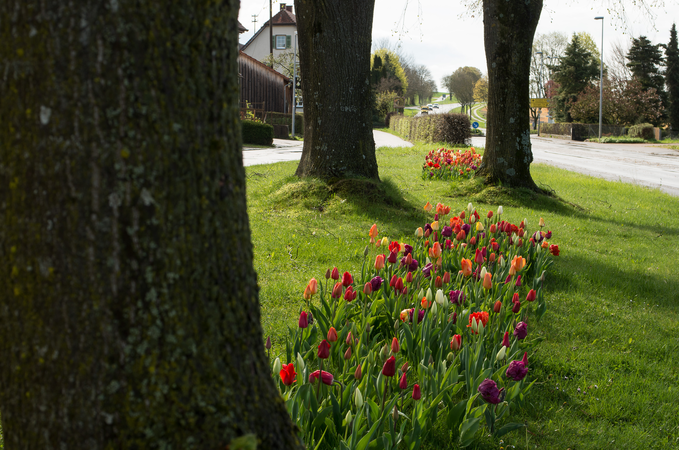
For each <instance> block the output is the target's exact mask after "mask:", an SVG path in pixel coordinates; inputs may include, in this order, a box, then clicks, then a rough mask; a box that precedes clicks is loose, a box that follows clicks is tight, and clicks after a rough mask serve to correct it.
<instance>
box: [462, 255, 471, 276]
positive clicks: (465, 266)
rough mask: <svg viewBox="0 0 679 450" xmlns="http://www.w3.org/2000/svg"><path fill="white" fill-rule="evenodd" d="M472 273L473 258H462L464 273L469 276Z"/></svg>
mask: <svg viewBox="0 0 679 450" xmlns="http://www.w3.org/2000/svg"><path fill="white" fill-rule="evenodd" d="M471 274H472V260H471V259H465V258H462V275H464V276H465V277H468V276H469V275H471Z"/></svg>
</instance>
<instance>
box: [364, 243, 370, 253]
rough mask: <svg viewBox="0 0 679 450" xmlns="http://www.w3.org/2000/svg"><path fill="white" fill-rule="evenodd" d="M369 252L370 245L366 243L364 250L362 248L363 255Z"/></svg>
mask: <svg viewBox="0 0 679 450" xmlns="http://www.w3.org/2000/svg"><path fill="white" fill-rule="evenodd" d="M368 254H370V246H368V245H366V246H365V250H363V256H368Z"/></svg>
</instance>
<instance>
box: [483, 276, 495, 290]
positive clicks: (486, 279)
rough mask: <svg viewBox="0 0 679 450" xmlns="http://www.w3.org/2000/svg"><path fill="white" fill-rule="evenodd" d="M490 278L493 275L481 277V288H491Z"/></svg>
mask: <svg viewBox="0 0 679 450" xmlns="http://www.w3.org/2000/svg"><path fill="white" fill-rule="evenodd" d="M492 278H493V275H491V274H490V273H486V276H485V277H483V287H484V288H485V289H490V288H492V287H493V280H492Z"/></svg>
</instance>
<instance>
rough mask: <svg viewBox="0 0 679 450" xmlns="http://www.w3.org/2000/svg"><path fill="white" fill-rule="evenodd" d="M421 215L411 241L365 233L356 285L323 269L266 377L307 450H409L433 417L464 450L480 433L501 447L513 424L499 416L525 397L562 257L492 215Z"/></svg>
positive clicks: (539, 235) (543, 235)
mask: <svg viewBox="0 0 679 450" xmlns="http://www.w3.org/2000/svg"><path fill="white" fill-rule="evenodd" d="M425 210H426V211H427V212H428V213H430V214H432V215H433V219H434V220H433V221H432V222H431V223H427V224H425V226H424V227H423V228H418V229H417V230H416V232H415V238H414V240H413V242H412V243H401V242H397V241H390V240H389V239H388V238H386V237H384V238H382V239H381V240H380V239H379V237H378V234H379V233H378V229H377V225H373V226H372V228H371V229H370V231H369V236H370V244H369V245H368V246H367V247H366V249H365V252H364V255H365V258H364V262H363V267H362V269H361V273H360V274H355V275H354V274H351V273H349V272H344V273H343V274H342V275H340V271H339V270H338V269H337V268H333V269H328V271H327V273H326V274H325V281H322V282H318V281H317V280H316V279H312V280H311V281H309V284H308V285H307V287H306V288H305V290H304V293H303V297H304V299H305V306H304V308H303V309H302V310H301V311H300V317H299V323H298V327H296V328H295V329H292V330H289V338H288V339H287V341H286V349H285V353H284V354H282V355H281V356H280V358H276V359H275V361H274V362H273V367H272V370H273V374H274V377H275V380H276V382H277V385H278V387H279V389H280V392H281V394H282V395H283V398H284V400H285V402H286V405H287V407H288V411H289V412H290V415H291V417H292V420H293V422H294V423H295V424H296V425H297V426H298V427H299V429H300V430H301V437H302V439H303V441H304V443H305V445H306V446H307V447H309V448H312V447H313V448H315V447H316V446H317V445H319V444H320V443H321V441H323V445H324V446H327V447H332V448H341V449H348V448H351V449H365V448H368V446H370V445H374V446H376V447H379V448H397V447H398V448H401V447H405V448H409V449H417V448H419V446H420V443H421V442H422V439H423V438H425V437H426V435H427V433H428V432H429V430H430V429H431V428H432V427H433V426H434V424H435V423H436V421H437V419H440V420H443V421H444V423H445V426H446V427H447V428H448V429H449V430H450V432H451V433H452V437H453V438H454V439H456V440H457V441H458V442H459V444H460V446H462V447H466V446H468V445H470V444H472V443H473V442H474V441H475V440H476V438H477V435H478V434H479V430H480V428H481V427H482V426H485V427H486V428H487V432H489V433H492V434H493V435H495V436H497V437H499V436H502V435H504V434H505V433H507V432H510V431H512V430H515V429H517V428H519V427H522V426H523V425H522V424H516V423H511V422H508V420H507V418H508V415H509V412H510V410H511V408H512V407H515V406H520V405H521V404H522V402H523V400H524V395H525V394H526V393H527V392H528V390H529V389H530V387H531V386H532V383H530V384H528V383H527V382H526V375H527V373H528V371H529V366H530V362H529V359H528V352H529V351H530V348H531V345H532V341H531V339H530V338H529V337H528V336H530V322H531V320H539V319H540V317H542V316H543V315H544V314H545V311H546V302H545V299H544V297H543V283H544V279H545V270H546V269H547V268H548V267H549V266H550V264H551V263H552V256H556V255H558V254H559V248H558V246H556V245H550V244H549V243H548V241H547V240H548V239H550V238H551V232H550V231H546V232H545V231H543V227H544V222H543V221H542V219H540V222H539V225H540V226H539V229H538V230H536V231H534V232H530V231H529V230H528V228H527V226H526V223H524V222H521V224H519V225H518V226H517V225H514V224H511V223H509V222H506V221H504V220H501V217H502V207H500V208H499V210H498V212H497V214H493V212H490V211H489V212H488V213H487V214H486V215H485V217H483V218H482V217H481V216H480V215H479V213H478V212H477V211H476V210H475V209H474V208H473V206H472V205H471V204H469V205H468V208H467V210H466V211H462V212H461V213H459V214H458V215H457V216H454V217H452V218H447V216H448V215H449V214H450V208H449V207H447V206H444V205H442V204H438V205H437V206H436V208H435V209H434V208H433V207H432V206H431V205H430V204H429V203H427V205H426V206H425ZM316 295H318V296H319V297H320V298H319V299H318V301H314V297H315V296H316ZM269 342H270V341H269ZM267 348H270V345H269V344H267ZM281 359H283V360H285V361H286V364H282V363H281Z"/></svg>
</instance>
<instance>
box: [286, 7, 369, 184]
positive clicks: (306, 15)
mask: <svg viewBox="0 0 679 450" xmlns="http://www.w3.org/2000/svg"><path fill="white" fill-rule="evenodd" d="M352 5H353V6H352V7H351V14H347V5H346V1H342V0H327V1H324V2H318V1H315V0H295V10H296V11H297V18H298V22H297V29H298V38H299V57H300V68H301V72H302V78H303V79H304V83H303V84H302V93H303V96H304V117H305V120H304V147H303V150H302V157H301V159H300V162H299V166H298V167H297V171H296V172H295V173H296V175H297V176H300V177H302V176H315V177H319V178H322V179H329V178H352V177H357V176H359V177H365V178H372V179H378V178H379V176H378V171H377V158H376V156H375V140H374V138H373V132H372V109H373V102H374V97H373V96H372V95H371V88H370V83H369V79H370V44H371V33H372V21H373V11H374V8H375V0H364V1H361V2H353V3H352ZM338 43H341V45H338Z"/></svg>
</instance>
